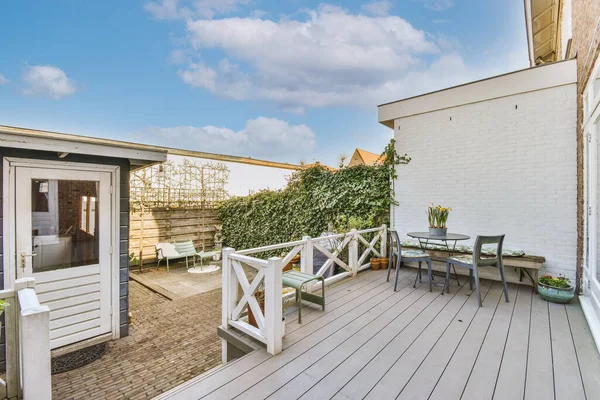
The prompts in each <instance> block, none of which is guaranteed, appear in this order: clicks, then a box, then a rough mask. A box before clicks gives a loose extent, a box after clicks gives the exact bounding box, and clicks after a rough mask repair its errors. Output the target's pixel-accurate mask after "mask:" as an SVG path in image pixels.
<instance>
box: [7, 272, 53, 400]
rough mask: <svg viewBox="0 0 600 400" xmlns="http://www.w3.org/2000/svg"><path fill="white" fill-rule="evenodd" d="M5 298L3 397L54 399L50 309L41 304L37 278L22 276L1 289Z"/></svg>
mask: <svg viewBox="0 0 600 400" xmlns="http://www.w3.org/2000/svg"><path fill="white" fill-rule="evenodd" d="M0 299H2V300H4V301H5V309H4V316H5V322H4V323H5V335H6V340H5V346H6V353H5V354H6V376H5V378H6V379H5V380H4V379H0V398H1V399H4V398H7V399H21V398H23V399H26V400H27V399H41V400H44V399H51V398H52V383H51V370H50V309H49V308H48V307H47V306H42V305H40V303H39V301H38V298H37V295H36V293H35V279H33V278H21V279H17V280H16V281H15V287H14V288H11V289H5V290H0Z"/></svg>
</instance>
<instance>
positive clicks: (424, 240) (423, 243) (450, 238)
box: [407, 232, 471, 285]
mask: <svg viewBox="0 0 600 400" xmlns="http://www.w3.org/2000/svg"><path fill="white" fill-rule="evenodd" d="M407 235H408V236H410V237H411V238H414V239H418V240H419V247H421V250H422V251H423V252H426V250H427V245H428V244H429V242H430V241H433V242H441V243H443V244H444V246H446V250H447V251H448V257H452V256H453V255H454V253H455V251H456V243H457V242H458V241H459V240H468V239H470V238H471V237H470V236H467V235H463V234H461V233H447V234H446V236H434V235H431V234H430V233H429V232H409V233H407ZM448 242H454V244H453V245H452V246H449V245H448ZM436 244H440V243H436ZM452 269H454V279H456V283H458V284H459V285H460V282H459V281H458V274H457V273H456V268H455V267H454V265H453V266H452Z"/></svg>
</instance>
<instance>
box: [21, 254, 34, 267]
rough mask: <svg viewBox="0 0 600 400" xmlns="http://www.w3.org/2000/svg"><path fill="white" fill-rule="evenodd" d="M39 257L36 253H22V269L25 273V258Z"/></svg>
mask: <svg viewBox="0 0 600 400" xmlns="http://www.w3.org/2000/svg"><path fill="white" fill-rule="evenodd" d="M35 256H37V254H36V253H29V254H28V253H25V252H24V251H22V252H21V268H22V269H23V271H25V257H31V258H33V257H35Z"/></svg>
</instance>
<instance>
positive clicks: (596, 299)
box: [579, 58, 600, 352]
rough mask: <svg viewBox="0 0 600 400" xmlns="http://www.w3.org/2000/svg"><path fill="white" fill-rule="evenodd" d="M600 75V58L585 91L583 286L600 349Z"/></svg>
mask: <svg viewBox="0 0 600 400" xmlns="http://www.w3.org/2000/svg"><path fill="white" fill-rule="evenodd" d="M598 77H600V58H599V59H598V60H596V65H595V66H594V68H593V69H592V73H591V74H590V78H589V81H588V83H587V85H586V88H585V90H584V92H583V95H582V96H583V98H582V102H583V105H584V112H583V124H582V129H581V132H582V135H583V143H584V145H583V148H584V151H583V154H584V163H583V167H584V196H585V202H584V206H585V208H584V210H585V212H584V229H585V231H584V237H585V243H584V246H583V248H584V253H583V256H584V258H583V260H584V265H583V271H582V281H581V287H582V291H583V295H582V296H580V297H579V301H580V304H581V308H582V309H583V313H584V314H585V317H586V319H587V321H588V325H589V327H590V331H591V333H592V336H593V337H594V341H595V342H596V346H597V348H598V351H599V352H600V282H599V281H598V279H597V278H596V277H597V276H598V271H600V263H598V256H599V255H598V240H599V238H600V232H599V231H598V219H599V217H600V216H599V215H598V214H599V208H600V207H599V206H600V204H599V199H598V196H599V195H600V193H598V180H599V179H600V176H598V168H599V164H600V159H599V156H600V154H598V145H599V141H600V138H599V137H598V136H599V135H600V129H599V124H600V90H597V89H596V88H594V83H595V81H596V78H598Z"/></svg>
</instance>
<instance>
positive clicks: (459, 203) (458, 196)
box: [393, 84, 577, 277]
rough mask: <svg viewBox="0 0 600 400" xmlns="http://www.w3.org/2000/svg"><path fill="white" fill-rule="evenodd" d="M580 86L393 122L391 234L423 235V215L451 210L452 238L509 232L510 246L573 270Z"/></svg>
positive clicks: (551, 267) (558, 269)
mask: <svg viewBox="0 0 600 400" xmlns="http://www.w3.org/2000/svg"><path fill="white" fill-rule="evenodd" d="M575 97H576V88H575V85H574V84H573V85H567V86H561V87H557V88H551V89H545V90H540V91H535V92H530V93H525V94H519V95H514V96H509V97H504V98H500V99H494V100H489V101H483V102H478V103H474V104H468V105H464V106H460V107H454V108H449V109H445V110H440V111H434V112H430V113H425V114H420V115H414V116H409V117H406V118H401V119H398V120H396V121H395V138H396V141H397V142H396V143H397V151H398V152H399V153H400V154H404V153H408V155H409V156H410V157H412V161H411V163H410V164H408V165H402V166H400V168H398V180H397V182H396V198H397V201H398V202H399V204H400V205H399V206H398V207H396V208H395V209H394V215H393V218H394V227H395V228H396V229H397V230H398V231H399V233H400V234H401V235H404V234H405V233H406V232H408V231H423V230H427V220H426V215H425V209H426V208H427V206H428V205H429V204H431V203H432V202H434V203H435V204H436V205H437V204H442V205H445V206H450V207H453V209H454V211H453V212H452V214H451V216H450V219H449V221H448V226H449V230H450V231H451V232H458V233H465V234H468V235H470V236H471V237H472V238H473V239H472V240H471V242H472V241H473V240H474V237H475V236H476V235H477V234H499V233H505V234H506V246H507V247H518V248H521V249H523V250H525V251H526V252H527V253H529V254H532V255H540V256H545V257H546V260H547V261H546V269H547V270H548V271H550V272H552V273H563V274H565V275H568V276H570V277H574V276H575V271H576V246H577V220H576V202H575V199H576V195H577V184H576V179H575V176H576V173H577V171H576V153H575V141H574V140H573V136H574V135H575V131H576V113H575V111H576V98H575Z"/></svg>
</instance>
